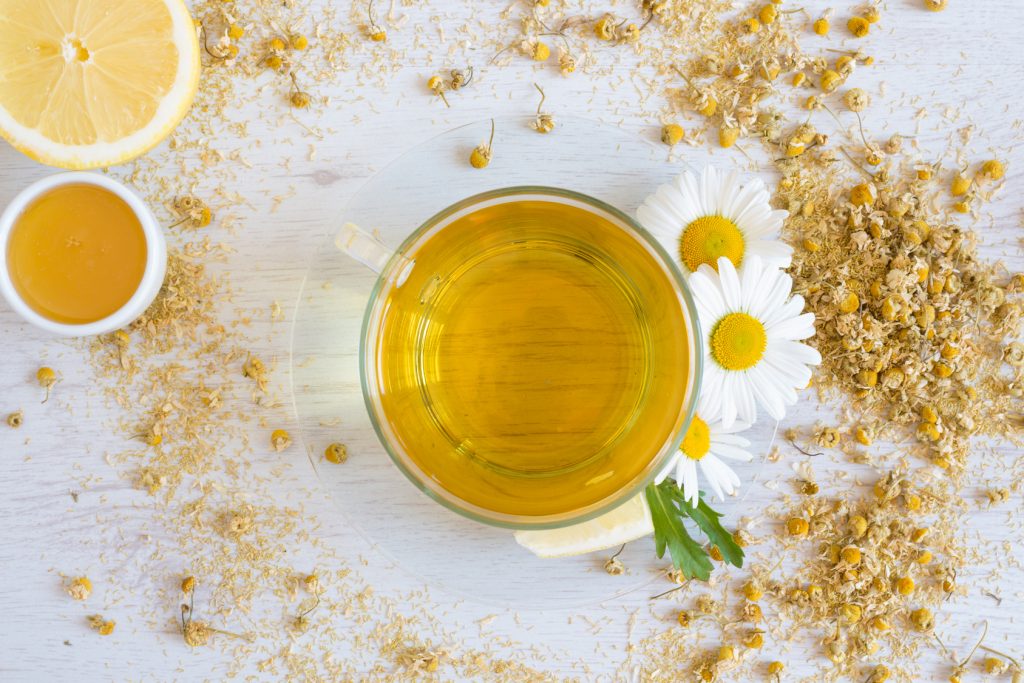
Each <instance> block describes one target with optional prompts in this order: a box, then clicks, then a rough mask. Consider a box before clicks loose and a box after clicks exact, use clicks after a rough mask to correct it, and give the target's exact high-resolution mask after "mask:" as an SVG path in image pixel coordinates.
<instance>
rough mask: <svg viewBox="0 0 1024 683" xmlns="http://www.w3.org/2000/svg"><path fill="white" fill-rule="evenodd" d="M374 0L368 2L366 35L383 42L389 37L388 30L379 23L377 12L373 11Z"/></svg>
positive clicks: (377, 41)
mask: <svg viewBox="0 0 1024 683" xmlns="http://www.w3.org/2000/svg"><path fill="white" fill-rule="evenodd" d="M373 2H374V0H369V1H368V2H367V4H366V17H367V20H368V22H367V25H366V26H365V28H364V31H365V33H366V37H367V38H369V39H370V40H372V41H373V42H375V43H383V42H384V41H386V40H387V39H388V34H387V31H385V30H384V29H383V28H382V27H381V25H380V24H378V23H377V18H376V14H375V13H374V11H373Z"/></svg>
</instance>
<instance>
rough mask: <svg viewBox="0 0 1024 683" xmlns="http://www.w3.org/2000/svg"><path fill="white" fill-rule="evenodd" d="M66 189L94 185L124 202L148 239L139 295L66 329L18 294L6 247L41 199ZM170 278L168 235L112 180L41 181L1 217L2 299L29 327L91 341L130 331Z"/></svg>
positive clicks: (82, 175) (83, 175)
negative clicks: (167, 276) (19, 222)
mask: <svg viewBox="0 0 1024 683" xmlns="http://www.w3.org/2000/svg"><path fill="white" fill-rule="evenodd" d="M66 185H93V186H95V187H100V188H103V189H105V190H107V191H109V192H111V193H112V194H114V195H116V196H118V197H120V198H121V199H122V200H124V202H125V203H126V204H128V206H129V208H131V210H132V212H133V213H134V214H135V216H136V217H137V218H138V219H139V224H140V225H141V226H142V232H143V234H144V236H145V238H146V267H145V270H143V273H142V280H141V281H140V282H139V286H138V289H136V290H135V293H134V294H133V295H132V297H131V298H130V299H129V300H128V302H127V303H125V305H124V306H122V307H121V308H119V309H118V310H116V311H114V312H113V313H111V314H110V315H108V316H107V317H105V318H102V319H100V320H96V321H94V322H90V323H81V324H76V323H61V322H57V321H54V320H51V319H49V318H47V317H45V316H43V315H41V314H40V313H38V312H36V311H35V310H34V309H33V308H32V307H31V306H29V305H28V304H27V303H26V302H25V300H24V299H23V298H22V297H21V295H20V294H19V293H18V290H17V289H16V288H15V286H14V283H13V282H12V280H11V274H10V272H9V271H8V268H7V243H8V241H9V240H10V236H11V230H12V228H13V227H14V224H15V222H16V221H17V219H18V217H19V216H21V214H22V213H23V212H24V211H25V209H26V208H28V206H29V205H30V204H31V203H32V202H33V201H35V200H36V199H37V198H39V197H41V196H42V195H44V194H46V193H47V192H50V191H51V190H54V189H56V188H58V187H63V186H66ZM166 272H167V242H166V240H165V238H164V232H163V229H162V228H161V227H160V224H159V223H157V221H156V218H155V217H154V216H153V212H152V211H150V209H149V207H148V206H147V205H146V203H145V202H144V201H143V200H142V199H141V198H140V197H139V195H138V194H136V193H135V192H134V191H132V190H131V189H129V188H128V187H126V186H125V185H124V184H122V183H120V182H118V181H117V180H114V179H113V178H111V177H109V176H106V175H103V174H101V173H93V172H88V171H67V172H62V173H55V174H53V175H50V176H47V177H45V178H43V179H41V180H38V181H36V182H34V183H32V184H31V185H29V186H28V187H26V188H25V189H24V190H22V191H21V192H19V193H18V194H17V196H15V198H14V199H13V200H11V203H10V204H8V205H7V207H6V208H5V209H4V211H3V214H0V295H3V298H4V299H6V301H7V303H8V305H10V307H11V308H12V309H14V311H15V312H17V313H18V315H20V316H21V317H22V318H24V319H25V320H26V321H27V322H29V323H31V324H33V325H35V326H36V327H38V328H40V329H43V330H46V331H47V332H51V333H53V334H57V335H60V336H64V337H90V336H94V335H99V334H106V333H108V332H113V331H114V330H118V329H120V328H122V327H125V326H127V325H128V324H130V323H131V322H133V321H134V320H135V319H136V318H138V317H139V316H140V315H142V314H143V313H144V312H145V311H146V309H147V308H149V305H150V304H151V303H153V299H155V298H156V295H157V293H158V292H159V291H160V287H161V286H162V285H163V281H164V275H165V273H166Z"/></svg>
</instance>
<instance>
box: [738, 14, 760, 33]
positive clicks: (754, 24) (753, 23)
mask: <svg viewBox="0 0 1024 683" xmlns="http://www.w3.org/2000/svg"><path fill="white" fill-rule="evenodd" d="M741 26H742V27H743V30H744V31H746V32H747V33H757V32H758V31H760V30H761V22H760V21H758V20H757V18H756V17H750V18H749V19H747V20H746V21H744V22H743V23H742V24H741Z"/></svg>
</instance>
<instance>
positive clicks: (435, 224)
mask: <svg viewBox="0 0 1024 683" xmlns="http://www.w3.org/2000/svg"><path fill="white" fill-rule="evenodd" d="M524 195H535V196H544V197H549V198H554V199H557V200H562V201H565V200H569V202H577V203H579V204H582V205H585V206H586V207H587V208H588V209H596V210H597V211H598V212H601V213H604V214H607V216H608V217H609V218H610V219H612V222H613V223H616V224H617V225H618V227H619V228H620V229H623V230H627V231H628V232H632V233H633V235H634V237H635V238H637V241H638V242H640V243H641V244H642V245H643V246H644V247H646V248H647V249H648V250H649V251H650V252H651V253H652V254H653V255H654V256H655V257H656V260H657V261H658V262H659V263H660V265H661V266H662V272H663V273H664V274H665V276H666V277H668V278H669V279H670V280H671V281H672V283H673V285H674V289H675V290H676V291H677V293H678V295H679V301H680V307H681V310H682V312H683V318H684V320H685V321H686V324H687V327H688V330H687V331H688V337H689V344H690V354H691V362H690V377H689V383H688V387H687V394H686V395H685V396H684V399H683V402H682V410H681V414H682V415H683V420H682V422H681V423H680V425H681V426H680V428H679V430H678V432H677V433H675V434H672V435H671V436H670V437H669V439H668V441H667V442H666V443H665V444H663V446H662V448H661V449H660V450H659V451H658V453H657V454H655V455H654V456H652V457H651V461H650V463H649V464H648V466H647V468H646V469H645V470H644V474H643V475H641V476H640V477H639V478H638V480H635V481H634V482H633V483H632V484H631V485H630V486H626V487H623V488H622V489H620V490H619V491H618V492H616V494H614V495H612V496H608V497H606V498H605V499H603V500H600V501H598V502H596V503H592V504H591V505H589V506H587V507H585V508H582V509H579V510H573V511H570V512H564V513H559V514H553V515H543V516H537V517H531V516H523V515H512V514H507V513H500V512H496V511H494V510H489V509H487V508H484V507H481V506H478V505H474V504H472V503H469V502H467V501H465V500H463V499H461V498H459V497H458V496H455V495H454V494H452V493H450V492H449V491H447V490H446V489H445V488H444V487H442V486H440V485H439V484H437V483H436V482H433V480H432V479H431V478H430V477H429V475H427V474H426V473H424V472H423V471H422V470H421V469H420V468H419V467H418V466H417V465H416V463H415V462H413V461H412V459H411V458H410V457H409V455H408V454H406V453H405V452H404V449H401V448H399V447H397V446H396V445H395V440H393V439H392V438H391V437H390V436H389V433H388V430H389V426H388V424H387V419H386V417H385V415H384V414H383V409H382V407H381V406H380V403H379V401H378V400H377V399H378V398H379V395H378V392H377V387H376V383H375V382H371V381H370V379H371V378H370V373H369V372H368V369H369V368H373V367H375V362H376V346H377V345H376V344H375V343H368V342H369V341H370V340H369V336H368V335H369V331H370V330H371V326H373V324H374V323H375V322H379V319H380V316H381V313H382V311H381V310H380V306H379V305H378V304H379V303H380V301H381V299H382V294H384V293H385V292H386V291H387V290H388V289H389V288H390V287H391V286H392V285H393V283H394V281H395V280H396V279H400V278H402V274H403V272H405V271H406V270H407V268H408V266H409V261H408V259H407V258H406V253H407V252H408V251H409V250H410V248H412V247H414V246H415V245H416V244H417V243H418V242H420V241H421V240H422V239H423V238H424V237H425V236H427V235H428V234H429V233H430V232H431V231H433V230H440V229H441V228H443V227H445V226H446V225H447V224H450V223H451V221H452V220H454V219H455V218H456V217H458V216H459V215H461V214H465V213H467V212H468V211H469V210H475V209H478V208H482V207H483V206H484V205H485V203H486V202H488V201H491V200H500V199H506V198H510V197H518V196H524ZM399 284H400V283H399ZM373 329H376V327H375V326H374V327H373ZM702 345H703V342H702V338H701V333H700V321H699V319H698V317H697V309H696V306H695V305H694V302H693V297H692V295H691V294H690V290H689V287H688V286H687V284H686V280H685V278H684V277H683V274H682V272H681V271H680V269H679V268H678V266H676V264H675V262H674V261H673V260H672V257H671V256H669V254H668V253H667V252H666V251H665V250H664V248H662V246H661V245H660V244H659V243H658V241H657V240H656V239H655V238H654V237H653V236H652V235H651V234H650V233H649V232H647V230H645V229H644V228H643V227H642V226H641V225H640V224H639V223H638V222H637V221H636V220H634V219H633V218H631V217H630V216H629V215H627V214H626V213H624V212H622V211H620V210H619V209H617V208H615V207H614V206H611V205H609V204H606V203H605V202H602V201H601V200H599V199H596V198H594V197H591V196H589V195H586V194H583V193H580V192H575V191H573V190H566V189H562V188H557V187H550V186H541V185H518V186H512V187H506V188H500V189H496V190H489V191H487V192H482V193H479V194H476V195H473V196H470V197H467V198H465V199H462V200H460V201H459V202H456V203H455V204H452V205H450V206H448V207H446V208H444V209H442V210H441V211H439V212H437V213H436V214H434V215H433V216H431V217H430V218H428V219H427V220H426V221H424V222H423V223H422V224H421V225H420V226H419V227H418V228H417V229H416V230H414V231H413V232H412V233H410V234H409V235H408V236H407V237H406V238H405V240H404V241H403V242H402V244H401V245H400V246H399V247H398V248H397V249H396V250H395V251H394V252H393V253H392V255H391V258H390V259H389V261H388V263H387V264H386V265H385V267H384V268H383V269H382V270H381V272H380V274H379V275H378V277H377V280H376V282H375V283H374V285H373V289H372V291H371V292H370V295H369V299H368V301H367V304H366V308H365V309H364V313H363V322H362V328H361V330H360V335H359V380H360V384H361V387H362V394H363V402H364V403H365V405H366V410H367V413H368V416H369V418H370V423H371V424H372V425H373V429H374V432H376V434H377V438H378V440H379V441H380V443H381V445H382V446H383V447H384V450H385V451H387V453H388V456H389V457H390V458H391V461H392V462H393V463H394V464H395V466H396V467H397V468H398V470H399V471H400V472H402V474H403V475H404V476H405V477H406V478H407V479H408V480H409V481H411V482H412V483H413V484H414V485H415V486H416V487H417V488H418V489H419V490H420V491H422V492H423V493H424V494H426V495H427V496H429V497H430V498H431V499H433V500H434V501H435V502H437V503H439V504H441V505H443V506H444V507H446V508H448V509H449V510H452V511H453V512H456V513H458V514H460V515H462V516H464V517H467V518H469V519H472V520H474V521H476V522H480V523H483V524H488V525H491V526H497V527H504V528H509V529H517V530H525V529H556V528H562V527H567V526H572V525H574V524H579V523H581V522H585V521H587V520H590V519H594V518H595V517H599V516H601V515H603V514H605V513H606V512H609V511H611V510H613V509H614V508H616V507H618V506H619V505H622V504H623V503H625V502H626V501H628V500H630V499H631V498H633V497H634V496H636V495H637V494H639V493H641V492H642V491H643V490H644V489H645V488H646V487H647V485H648V484H650V483H651V482H652V481H653V480H654V478H655V477H656V476H657V475H658V474H659V473H660V472H661V470H662V469H664V467H665V465H666V464H667V463H668V461H669V459H670V458H671V457H672V456H673V455H674V454H675V452H676V451H677V450H679V447H680V445H681V443H682V440H683V436H684V435H685V434H686V430H687V429H688V428H689V426H690V423H691V422H692V421H693V416H694V413H695V412H696V407H697V396H698V393H699V392H698V389H699V387H700V383H701V378H702V376H703V370H704V368H703V349H702Z"/></svg>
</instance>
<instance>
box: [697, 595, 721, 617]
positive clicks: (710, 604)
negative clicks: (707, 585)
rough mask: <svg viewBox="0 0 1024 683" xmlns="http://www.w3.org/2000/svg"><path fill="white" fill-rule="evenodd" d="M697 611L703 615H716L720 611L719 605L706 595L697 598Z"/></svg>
mask: <svg viewBox="0 0 1024 683" xmlns="http://www.w3.org/2000/svg"><path fill="white" fill-rule="evenodd" d="M697 611H698V612H700V613H701V614H714V613H715V612H716V611H718V603H717V602H715V600H714V598H712V597H711V596H710V595H707V594H706V593H705V594H703V595H700V596H698V597H697Z"/></svg>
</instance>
